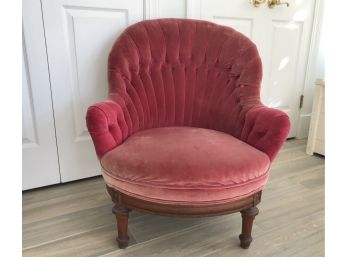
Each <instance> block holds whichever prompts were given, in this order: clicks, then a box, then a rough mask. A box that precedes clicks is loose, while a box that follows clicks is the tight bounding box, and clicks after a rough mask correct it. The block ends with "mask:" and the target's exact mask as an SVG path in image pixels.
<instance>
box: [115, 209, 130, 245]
mask: <svg viewBox="0 0 348 257" xmlns="http://www.w3.org/2000/svg"><path fill="white" fill-rule="evenodd" d="M130 211H131V210H130V209H127V208H118V207H116V206H115V207H113V208H112V212H113V213H114V214H115V215H116V222H117V231H118V236H117V237H116V241H117V243H118V247H119V248H121V249H124V248H126V247H127V246H128V241H129V237H128V216H129V212H130Z"/></svg>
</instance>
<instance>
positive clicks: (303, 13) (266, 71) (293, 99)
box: [187, 0, 315, 137]
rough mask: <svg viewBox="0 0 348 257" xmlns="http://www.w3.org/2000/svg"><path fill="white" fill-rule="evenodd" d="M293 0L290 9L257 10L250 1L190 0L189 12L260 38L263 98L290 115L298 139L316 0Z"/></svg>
mask: <svg viewBox="0 0 348 257" xmlns="http://www.w3.org/2000/svg"><path fill="white" fill-rule="evenodd" d="M284 1H285V0H284ZM266 2H267V1H266ZM289 2H290V7H286V6H285V5H280V6H275V7H274V8H272V9H270V8H268V6H267V4H263V5H261V6H260V7H258V8H256V7H254V6H253V5H252V4H251V3H250V2H249V1H246V0H235V1H230V0H214V1H210V0H188V5H187V6H188V8H189V9H188V10H187V13H188V14H189V17H188V18H196V19H204V20H209V21H212V22H215V23H218V24H221V25H225V26H230V27H233V28H235V29H236V30H238V31H240V32H241V33H243V34H245V35H246V36H248V37H249V38H251V39H252V40H253V41H254V42H255V44H256V45H257V47H258V49H259V52H260V56H261V59H262V63H263V81H262V88H261V98H262V101H263V103H264V104H266V105H267V106H270V107H274V108H278V109H281V110H283V111H285V112H286V113H287V114H288V115H289V116H290V120H291V125H292V126H291V127H292V128H291V131H290V134H289V137H293V136H296V128H297V123H298V118H299V100H300V95H301V93H302V89H303V85H304V78H305V73H306V67H307V57H308V51H309V44H310V36H311V28H312V19H313V11H314V4H315V0H306V1H301V0H299V1H291V0H290V1H289Z"/></svg>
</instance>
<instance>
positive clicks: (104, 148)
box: [86, 100, 129, 159]
mask: <svg viewBox="0 0 348 257" xmlns="http://www.w3.org/2000/svg"><path fill="white" fill-rule="evenodd" d="M86 122H87V128H88V132H89V133H90V135H91V137H92V140H93V143H94V147H95V150H96V153H97V155H98V158H99V159H101V157H102V156H103V155H104V154H105V153H106V152H108V151H110V150H111V149H113V148H115V147H116V146H118V145H119V144H121V143H122V142H123V141H124V140H125V139H126V138H127V137H128V136H129V129H128V126H127V123H126V121H125V116H124V113H123V110H122V108H121V106H120V105H119V104H118V103H117V102H115V101H112V100H105V101H103V102H100V103H97V104H93V105H92V106H90V107H89V108H88V110H87V116H86Z"/></svg>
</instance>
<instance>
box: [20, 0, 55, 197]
mask: <svg viewBox="0 0 348 257" xmlns="http://www.w3.org/2000/svg"><path fill="white" fill-rule="evenodd" d="M41 17H42V15H41V6H40V0H27V1H23V44H22V154H23V155H22V161H23V164H22V165H23V167H22V172H23V181H22V188H23V190H26V189H31V188H36V187H41V186H46V185H50V184H55V183H59V182H60V176H59V165H58V156H57V148H56V140H55V130H54V120H53V110H52V99H51V91H50V81H49V75H48V67H47V56H46V47H45V38H44V29H43V23H42V19H41Z"/></svg>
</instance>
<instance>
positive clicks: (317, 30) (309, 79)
mask: <svg viewBox="0 0 348 257" xmlns="http://www.w3.org/2000/svg"><path fill="white" fill-rule="evenodd" d="M323 17H324V1H323V0H315V6H314V13H313V20H312V33H311V39H310V43H309V50H308V58H307V60H308V61H307V69H306V73H305V80H304V83H303V87H302V95H303V106H302V108H301V109H300V112H299V116H298V123H297V129H296V138H299V139H302V138H307V137H308V134H309V124H310V120H311V116H312V104H313V94H314V83H315V80H316V79H317V78H315V71H316V62H317V57H318V54H319V46H320V38H321V32H322V27H323Z"/></svg>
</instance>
